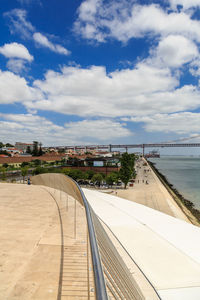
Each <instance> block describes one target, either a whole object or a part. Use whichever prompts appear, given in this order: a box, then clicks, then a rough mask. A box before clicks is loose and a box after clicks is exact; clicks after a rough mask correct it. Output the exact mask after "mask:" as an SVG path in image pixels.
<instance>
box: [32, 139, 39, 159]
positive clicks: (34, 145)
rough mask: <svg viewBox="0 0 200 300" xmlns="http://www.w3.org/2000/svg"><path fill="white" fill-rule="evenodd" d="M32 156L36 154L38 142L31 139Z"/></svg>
mask: <svg viewBox="0 0 200 300" xmlns="http://www.w3.org/2000/svg"><path fill="white" fill-rule="evenodd" d="M32 155H33V156H38V142H37V141H33V151H32Z"/></svg>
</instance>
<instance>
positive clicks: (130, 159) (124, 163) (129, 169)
mask: <svg viewBox="0 0 200 300" xmlns="http://www.w3.org/2000/svg"><path fill="white" fill-rule="evenodd" d="M120 162H121V168H120V171H119V176H120V179H121V180H122V182H123V183H124V188H125V189H126V186H127V184H128V182H129V180H130V179H131V178H132V175H133V172H134V163H135V156H134V154H128V153H123V154H122V157H121V159H120Z"/></svg>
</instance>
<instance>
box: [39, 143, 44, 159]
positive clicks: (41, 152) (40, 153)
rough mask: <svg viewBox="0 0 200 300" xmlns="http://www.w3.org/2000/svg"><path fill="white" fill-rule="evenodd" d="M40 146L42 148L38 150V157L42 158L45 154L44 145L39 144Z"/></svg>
mask: <svg viewBox="0 0 200 300" xmlns="http://www.w3.org/2000/svg"><path fill="white" fill-rule="evenodd" d="M39 146H40V148H39V150H38V156H42V155H43V154H44V153H43V151H42V143H39Z"/></svg>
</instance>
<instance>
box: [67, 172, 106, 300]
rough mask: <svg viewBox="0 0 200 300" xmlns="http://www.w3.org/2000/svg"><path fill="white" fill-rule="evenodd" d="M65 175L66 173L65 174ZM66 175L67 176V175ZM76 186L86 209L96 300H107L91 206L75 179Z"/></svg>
mask: <svg viewBox="0 0 200 300" xmlns="http://www.w3.org/2000/svg"><path fill="white" fill-rule="evenodd" d="M66 176H67V175H66ZM67 177H68V176H67ZM68 178H69V179H71V180H72V181H74V180H73V179H72V178H70V177H68ZM74 183H75V184H76V186H77V188H78V189H79V191H80V193H81V197H82V200H83V204H84V206H85V211H86V218H87V223H88V232H89V238H90V248H91V256H92V265H93V272H94V281H95V292H96V299H97V300H108V295H107V291H106V284H105V280H104V274H103V270H102V265H101V260H100V255H99V250H98V245H97V240H96V234H95V230H94V224H93V221H92V215H91V207H90V205H89V203H88V201H87V199H86V197H85V195H84V193H83V191H82V189H81V187H80V186H79V185H78V183H77V182H76V181H74Z"/></svg>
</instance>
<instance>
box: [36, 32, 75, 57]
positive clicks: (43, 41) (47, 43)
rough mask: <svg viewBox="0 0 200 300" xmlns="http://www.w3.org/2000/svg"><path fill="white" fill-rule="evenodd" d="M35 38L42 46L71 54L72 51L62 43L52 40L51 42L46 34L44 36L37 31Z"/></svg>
mask: <svg viewBox="0 0 200 300" xmlns="http://www.w3.org/2000/svg"><path fill="white" fill-rule="evenodd" d="M33 39H34V41H35V42H36V43H37V44H39V45H40V46H43V47H46V48H49V49H50V50H51V51H53V52H57V53H60V54H64V55H69V54H70V51H68V50H67V49H66V48H64V47H62V46H61V45H58V44H53V43H52V42H50V41H49V40H48V39H47V37H46V36H44V35H43V34H41V33H40V32H35V33H34V34H33Z"/></svg>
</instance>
